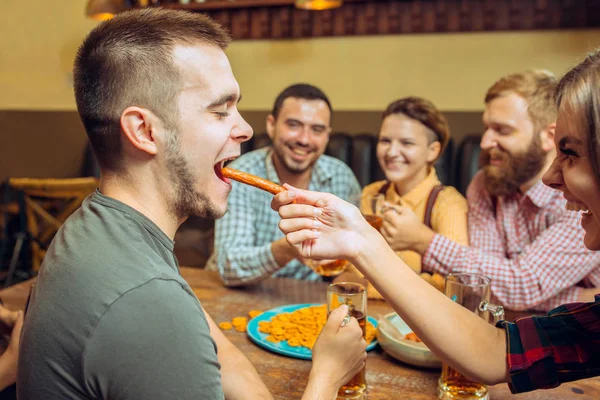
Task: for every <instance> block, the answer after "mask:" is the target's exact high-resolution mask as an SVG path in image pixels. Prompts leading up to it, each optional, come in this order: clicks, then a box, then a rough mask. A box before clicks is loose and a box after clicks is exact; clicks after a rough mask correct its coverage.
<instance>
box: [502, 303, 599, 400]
mask: <svg viewBox="0 0 600 400" xmlns="http://www.w3.org/2000/svg"><path fill="white" fill-rule="evenodd" d="M496 326H498V327H499V328H504V329H505V330H506V341H507V345H508V346H507V349H508V355H507V362H508V369H509V373H510V377H511V382H510V383H509V387H510V390H511V391H512V392H513V393H520V392H528V391H530V390H535V389H549V388H553V387H556V386H558V385H560V384H561V383H563V382H569V381H574V380H578V379H584V378H589V377H592V376H597V375H600V295H597V296H596V301H595V302H594V303H572V304H565V305H563V306H560V307H558V308H555V309H554V310H552V311H550V312H549V313H548V314H547V315H544V316H534V317H524V318H518V319H517V320H516V321H515V322H506V321H500V322H498V324H497V325H496Z"/></svg>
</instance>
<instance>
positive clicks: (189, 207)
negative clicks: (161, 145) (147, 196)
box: [166, 131, 223, 219]
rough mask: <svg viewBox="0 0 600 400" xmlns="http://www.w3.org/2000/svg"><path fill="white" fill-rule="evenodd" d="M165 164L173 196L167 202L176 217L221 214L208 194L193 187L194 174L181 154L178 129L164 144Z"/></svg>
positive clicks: (211, 217) (211, 216) (217, 215)
mask: <svg viewBox="0 0 600 400" xmlns="http://www.w3.org/2000/svg"><path fill="white" fill-rule="evenodd" d="M166 164H167V169H168V170H169V176H170V178H171V184H172V188H173V192H174V198H172V199H171V201H170V202H169V212H170V213H171V214H172V215H175V216H176V218H177V219H183V218H187V217H189V216H198V217H203V218H209V219H217V218H221V217H222V216H223V213H222V212H221V211H219V210H218V209H217V208H216V207H215V206H214V204H212V202H211V201H210V199H209V198H208V196H206V195H205V194H204V193H200V192H198V191H197V190H196V189H195V179H194V174H193V173H192V171H191V168H190V166H189V164H188V163H187V161H186V160H185V158H184V157H183V156H182V155H181V149H180V146H179V132H178V131H173V132H172V133H171V135H169V139H168V141H167V145H166Z"/></svg>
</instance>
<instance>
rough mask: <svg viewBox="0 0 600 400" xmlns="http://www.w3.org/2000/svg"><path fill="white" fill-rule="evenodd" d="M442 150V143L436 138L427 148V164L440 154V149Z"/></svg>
mask: <svg viewBox="0 0 600 400" xmlns="http://www.w3.org/2000/svg"><path fill="white" fill-rule="evenodd" d="M441 150H442V144H441V143H440V142H438V141H437V140H436V141H435V142H432V143H431V144H430V145H429V147H428V148H427V162H428V163H429V164H431V163H433V162H434V161H435V160H436V159H437V158H438V157H439V155H440V151H441Z"/></svg>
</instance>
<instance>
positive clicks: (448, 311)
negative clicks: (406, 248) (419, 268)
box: [353, 231, 508, 384]
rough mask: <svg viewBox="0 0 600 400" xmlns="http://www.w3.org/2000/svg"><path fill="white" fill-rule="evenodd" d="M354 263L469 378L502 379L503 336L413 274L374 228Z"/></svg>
mask: <svg viewBox="0 0 600 400" xmlns="http://www.w3.org/2000/svg"><path fill="white" fill-rule="evenodd" d="M367 235H368V236H369V237H367V238H366V239H367V240H366V245H365V248H364V250H363V251H361V253H360V255H359V256H358V257H357V259H355V260H353V263H354V265H356V266H357V267H358V268H359V269H360V270H361V271H362V272H363V273H364V274H365V276H366V277H367V279H369V281H370V282H371V283H372V284H373V286H375V287H376V288H377V290H378V291H379V292H380V293H381V294H382V295H383V297H384V298H385V299H386V300H387V302H388V303H389V304H390V305H391V306H392V307H393V309H394V310H395V311H396V312H397V313H398V314H399V315H400V316H401V317H402V319H404V321H406V323H407V324H408V325H409V326H410V327H411V328H412V329H413V330H414V331H415V333H416V334H417V335H418V336H419V337H420V338H421V339H422V340H423V342H425V343H426V344H427V346H428V347H429V348H430V349H431V350H432V351H433V352H434V353H435V354H436V355H437V356H438V357H440V359H442V360H443V361H444V362H446V363H448V364H449V365H452V366H453V367H455V368H456V369H457V370H459V371H460V372H462V373H463V374H465V375H466V376H467V377H469V378H471V379H473V380H476V381H479V382H482V383H487V384H494V383H499V382H506V381H507V379H508V372H507V364H506V336H505V333H504V331H503V330H501V329H498V328H495V327H493V326H492V325H490V324H488V323H487V322H486V321H484V320H483V319H481V318H479V317H478V316H477V315H475V314H474V313H472V312H471V311H469V310H467V309H466V308H464V307H462V306H460V305H458V304H456V303H454V302H452V301H451V300H450V299H448V298H447V297H446V296H444V295H443V294H442V293H440V292H439V291H438V290H437V289H435V288H434V287H432V286H431V285H429V284H428V283H427V282H425V281H424V280H423V279H421V278H420V277H419V276H418V275H417V274H415V273H414V272H413V271H412V270H411V269H410V268H409V267H408V266H406V264H404V262H403V261H402V260H401V259H400V258H398V257H397V256H396V254H395V253H394V251H393V250H392V249H390V247H389V246H388V245H387V243H386V242H385V240H384V239H383V238H382V237H381V236H380V235H379V234H378V233H376V232H374V231H373V232H369V233H367Z"/></svg>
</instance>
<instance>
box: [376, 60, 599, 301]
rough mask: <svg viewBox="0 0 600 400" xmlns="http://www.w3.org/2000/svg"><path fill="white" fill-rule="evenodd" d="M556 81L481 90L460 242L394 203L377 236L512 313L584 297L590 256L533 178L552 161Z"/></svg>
mask: <svg viewBox="0 0 600 400" xmlns="http://www.w3.org/2000/svg"><path fill="white" fill-rule="evenodd" d="M555 84H556V79H555V77H554V76H553V75H552V74H550V73H548V72H547V71H539V70H538V71H526V72H523V73H517V74H511V75H507V76H505V77H503V78H501V79H500V80H498V81H497V82H496V83H494V84H493V85H492V87H490V89H489V90H488V91H487V94H486V96H485V112H484V113H483V124H484V126H485V132H484V134H483V137H482V138H481V150H482V158H481V161H482V170H481V171H480V172H478V173H477V175H475V177H474V178H473V180H472V181H471V184H470V185H469V187H468V189H467V202H468V206H469V211H468V228H469V242H470V246H464V245H460V244H458V243H455V242H453V241H451V240H449V239H448V238H446V237H444V236H442V235H439V234H435V233H434V232H433V231H432V230H431V229H429V228H428V227H426V226H425V225H423V224H422V223H421V221H420V220H419V219H418V218H416V216H414V214H413V213H412V212H411V211H410V210H409V209H406V208H404V207H390V208H389V211H387V212H386V213H385V215H384V223H383V227H382V231H381V232H382V234H383V235H384V236H385V237H386V238H393V239H394V240H393V241H392V240H388V243H391V242H393V243H395V246H394V250H397V251H400V250H407V249H408V250H414V251H417V252H418V253H420V254H421V255H422V257H423V261H422V262H423V270H424V271H427V272H432V273H433V272H437V273H439V274H442V275H447V274H448V273H450V272H464V273H476V274H483V275H486V276H488V277H489V278H491V291H492V301H494V302H498V303H500V304H502V305H503V306H504V307H507V308H510V309H512V310H525V309H535V310H540V311H547V310H550V309H552V308H554V307H556V306H558V305H559V304H564V303H569V302H574V301H578V300H581V301H591V300H592V299H593V294H594V292H595V291H596V288H595V287H594V286H597V285H598V283H599V282H600V268H599V266H600V254H599V253H593V252H590V251H588V250H587V249H586V248H585V246H584V245H583V234H584V231H583V229H582V228H581V226H580V216H579V215H578V214H575V213H570V212H567V210H566V208H565V207H566V201H565V199H564V197H563V196H562V194H561V192H560V191H558V190H554V189H551V188H549V187H547V186H544V184H543V183H542V181H541V178H542V175H543V173H544V172H545V171H546V170H547V169H548V167H549V166H550V165H551V163H552V160H553V159H554V157H555V152H556V150H555V147H554V144H553V143H554V142H553V137H554V128H555V121H556V108H555V106H554V89H555Z"/></svg>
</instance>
